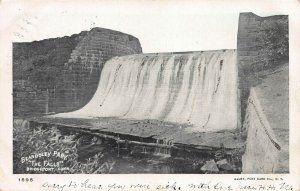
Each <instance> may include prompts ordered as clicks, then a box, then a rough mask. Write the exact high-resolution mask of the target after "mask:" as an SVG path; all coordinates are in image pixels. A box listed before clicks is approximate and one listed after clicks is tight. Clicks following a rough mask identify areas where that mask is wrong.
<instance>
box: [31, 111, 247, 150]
mask: <svg viewBox="0 0 300 191" xmlns="http://www.w3.org/2000/svg"><path fill="white" fill-rule="evenodd" d="M28 120H29V122H30V126H31V127H32V128H35V127H41V128H57V129H59V130H60V131H62V132H68V133H71V134H73V133H79V134H88V135H92V136H95V137H98V138H99V139H103V140H105V139H108V140H113V141H116V142H117V143H118V144H125V145H128V144H129V145H138V146H142V147H144V148H165V149H167V150H168V152H166V153H168V154H170V155H172V151H174V150H184V151H187V152H191V153H198V152H199V153H203V152H204V153H207V154H212V155H215V154H216V153H218V152H220V151H222V152H224V153H225V154H226V155H232V154H233V153H235V154H236V153H241V152H242V151H243V149H244V147H245V139H246V138H245V136H246V135H244V133H242V132H240V130H238V129H237V130H234V131H217V132H200V131H199V132H197V131H196V130H195V129H194V128H193V127H192V126H191V125H189V124H175V123H168V122H163V121H159V120H150V119H148V120H128V119H119V118H111V117H110V118H108V117H106V118H90V119H82V118H54V117H47V116H46V117H35V118H31V119H28ZM243 135H244V136H243ZM150 150H151V149H150Z"/></svg>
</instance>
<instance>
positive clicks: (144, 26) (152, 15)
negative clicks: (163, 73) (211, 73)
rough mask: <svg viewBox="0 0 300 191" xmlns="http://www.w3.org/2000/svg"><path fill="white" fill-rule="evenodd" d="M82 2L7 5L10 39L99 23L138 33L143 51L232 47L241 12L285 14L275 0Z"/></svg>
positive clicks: (55, 34)
mask: <svg viewBox="0 0 300 191" xmlns="http://www.w3.org/2000/svg"><path fill="white" fill-rule="evenodd" d="M82 2H83V1H81V2H79V1H74V2H73V3H72V4H71V3H64V1H56V2H48V3H46V4H45V3H41V1H34V3H26V4H25V3H18V4H16V5H15V6H10V7H9V8H10V9H13V10H10V11H11V12H13V13H14V17H13V16H12V17H10V19H14V22H13V21H12V20H10V23H15V24H14V25H13V26H11V28H12V30H13V31H14V33H13V34H14V36H13V41H14V42H30V41H34V40H42V39H46V38H55V37H63V36H69V35H72V34H76V33H79V32H81V31H83V30H90V29H91V28H93V27H102V28H108V29H112V30H117V31H121V32H124V33H127V34H131V35H133V36H135V37H137V38H138V39H139V40H140V43H141V45H142V48H143V52H145V53H151V52H177V51H200V50H215V49H235V48H236V41H237V30H238V18H239V13H240V12H250V11H252V12H254V13H256V14H258V15H260V16H269V15H274V14H284V11H283V10H284V9H282V7H280V6H279V5H278V4H274V5H273V4H270V3H269V4H268V3H265V4H264V3H261V6H257V5H256V4H255V3H254V4H253V5H251V3H247V4H243V3H241V1H239V2H240V3H239V4H234V3H231V2H234V1H218V0H215V1H210V2H208V1H189V2H184V1H172V2H171V1H159V2H158V1H127V3H123V2H122V1H112V2H111V1H86V3H82ZM212 2H213V3H212ZM265 2H269V1H265ZM270 6H272V9H270ZM11 7H13V8H11ZM253 7H255V9H253ZM270 10H272V11H270ZM279 10H280V11H279ZM16 15H17V16H16Z"/></svg>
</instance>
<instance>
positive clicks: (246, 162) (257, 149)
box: [242, 88, 281, 174]
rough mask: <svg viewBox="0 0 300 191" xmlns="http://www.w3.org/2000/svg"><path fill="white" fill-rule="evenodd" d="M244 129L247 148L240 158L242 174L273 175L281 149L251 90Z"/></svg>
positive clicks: (254, 93) (253, 91)
mask: <svg viewBox="0 0 300 191" xmlns="http://www.w3.org/2000/svg"><path fill="white" fill-rule="evenodd" d="M250 92H251V93H250V96H249V99H248V107H247V112H246V117H245V123H244V128H247V130H248V133H247V147H246V150H245V154H244V155H243V158H242V164H243V173H246V174H251V173H254V174H267V173H275V172H276V166H278V153H279V150H280V149H281V146H280V145H279V141H278V140H277V139H276V137H275V134H274V132H273V129H272V128H271V126H270V124H269V122H268V119H267V117H266V116H265V114H264V112H263V109H262V107H261V104H260V101H259V99H258V97H257V96H256V92H255V90H254V89H253V88H252V89H251V91H250Z"/></svg>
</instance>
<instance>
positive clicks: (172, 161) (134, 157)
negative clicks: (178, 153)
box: [78, 145, 237, 174]
mask: <svg viewBox="0 0 300 191" xmlns="http://www.w3.org/2000/svg"><path fill="white" fill-rule="evenodd" d="M97 153H102V154H103V158H102V160H101V162H103V163H104V162H108V163H110V164H112V163H114V165H113V168H112V170H111V172H110V173H112V174H134V173H152V174H153V173H154V174H171V173H178V174H181V173H183V174H184V173H186V174H203V172H201V170H200V168H201V166H202V165H204V163H205V161H204V160H202V161H201V159H199V158H183V157H170V155H163V154H155V155H154V154H149V153H133V152H129V151H128V150H126V149H119V151H118V149H117V147H113V146H109V145H108V146H106V145H105V146H103V145H85V146H80V147H79V148H78V155H79V160H80V161H84V160H87V159H88V158H91V157H93V156H94V155H95V154H97ZM220 173H234V172H222V171H220ZM235 173H237V172H235Z"/></svg>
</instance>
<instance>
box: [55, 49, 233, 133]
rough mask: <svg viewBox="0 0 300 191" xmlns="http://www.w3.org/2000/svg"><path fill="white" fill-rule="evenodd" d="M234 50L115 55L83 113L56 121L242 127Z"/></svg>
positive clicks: (209, 128) (212, 128) (204, 128)
mask: <svg viewBox="0 0 300 191" xmlns="http://www.w3.org/2000/svg"><path fill="white" fill-rule="evenodd" d="M237 100H238V99H237V68H236V51H235V50H218V51H204V52H193V53H173V54H172V53H161V54H137V55H129V56H122V57H114V58H112V59H111V60H109V61H107V62H106V64H105V65H104V68H103V70H102V73H101V79H100V82H99V85H98V89H97V91H96V93H95V95H94V97H93V98H92V99H91V100H90V102H89V103H88V104H87V105H86V106H84V107H83V108H82V109H80V110H77V111H74V112H70V113H61V114H57V115H56V117H76V118H90V117H119V118H126V119H158V120H162V121H168V122H175V123H188V124H190V125H191V126H193V127H194V128H195V129H196V130H197V131H217V130H224V129H235V128H236V127H237V124H238V109H237V108H238V104H237Z"/></svg>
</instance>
